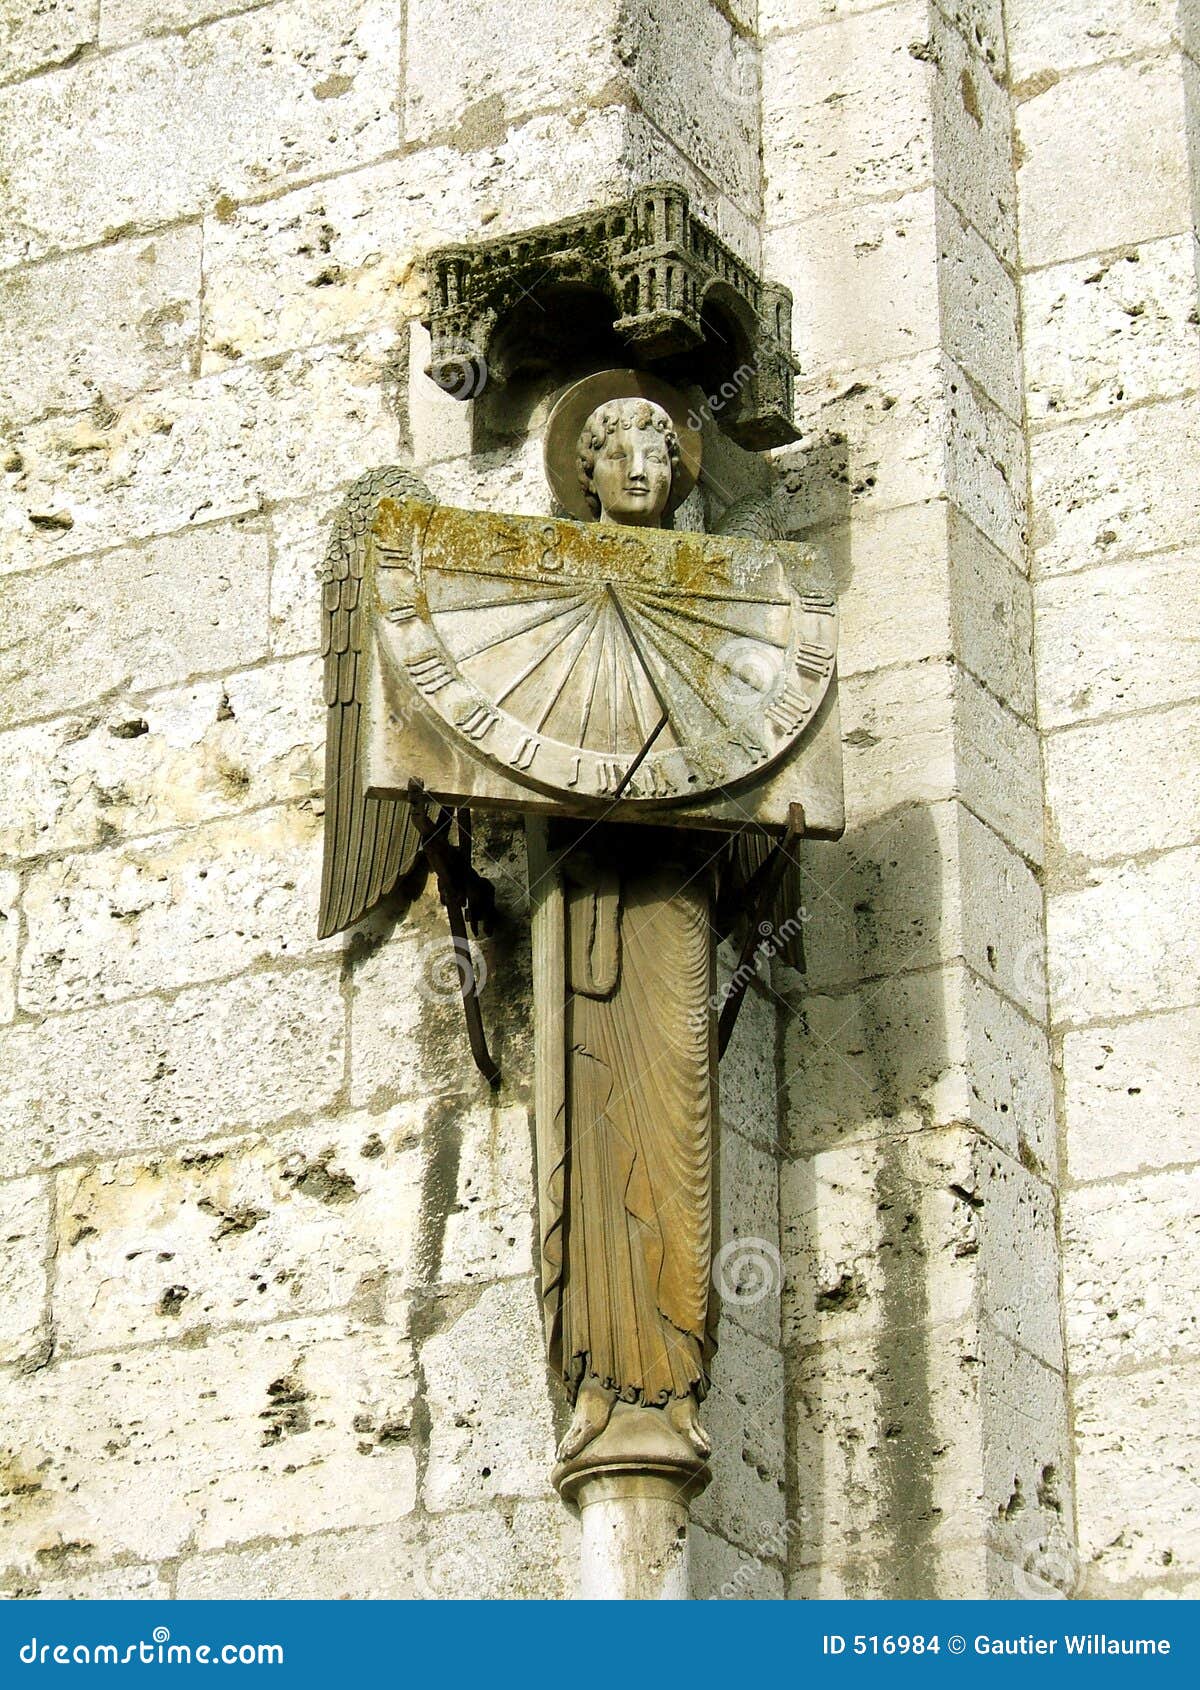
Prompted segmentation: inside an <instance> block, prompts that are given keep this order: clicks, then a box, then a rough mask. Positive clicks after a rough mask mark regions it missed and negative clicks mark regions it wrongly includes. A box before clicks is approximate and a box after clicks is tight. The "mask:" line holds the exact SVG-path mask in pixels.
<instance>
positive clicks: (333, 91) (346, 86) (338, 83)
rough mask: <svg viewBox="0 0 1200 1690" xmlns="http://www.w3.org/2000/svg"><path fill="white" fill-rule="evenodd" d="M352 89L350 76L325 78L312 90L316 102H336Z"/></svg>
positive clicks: (352, 81) (352, 79)
mask: <svg viewBox="0 0 1200 1690" xmlns="http://www.w3.org/2000/svg"><path fill="white" fill-rule="evenodd" d="M353 87H354V78H353V77H352V76H344V75H341V76H327V77H326V78H325V79H324V81H323V82H318V83H317V84H316V85H315V86H314V88H313V97H314V99H318V100H336V99H338V98H339V96H340V95H342V94H348V93H349V92H350V90H351V88H353Z"/></svg>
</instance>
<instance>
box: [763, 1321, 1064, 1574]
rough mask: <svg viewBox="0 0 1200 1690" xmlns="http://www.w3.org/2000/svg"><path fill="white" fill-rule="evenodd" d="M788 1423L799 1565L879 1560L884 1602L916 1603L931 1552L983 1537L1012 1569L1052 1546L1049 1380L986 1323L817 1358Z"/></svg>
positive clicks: (1053, 1449)
mask: <svg viewBox="0 0 1200 1690" xmlns="http://www.w3.org/2000/svg"><path fill="white" fill-rule="evenodd" d="M790 1413H791V1415H792V1419H793V1427H794V1436H795V1444H794V1447H795V1451H796V1463H797V1468H798V1471H799V1473H800V1474H801V1475H808V1482H807V1484H806V1485H803V1484H802V1488H801V1506H800V1511H799V1520H798V1523H799V1525H800V1528H801V1531H800V1534H799V1535H798V1536H797V1537H796V1538H795V1539H794V1540H793V1546H792V1547H793V1556H794V1558H795V1560H796V1561H797V1562H798V1563H799V1564H800V1565H802V1566H803V1565H809V1564H817V1565H823V1566H828V1565H830V1564H833V1565H836V1564H837V1563H838V1562H839V1561H843V1560H845V1559H847V1558H849V1557H855V1558H857V1557H868V1556H869V1557H876V1556H882V1555H888V1556H890V1557H891V1559H892V1562H893V1565H894V1567H895V1569H896V1575H897V1583H898V1585H899V1588H895V1587H893V1589H892V1591H891V1592H890V1594H894V1595H897V1596H921V1595H925V1596H928V1595H932V1594H934V1591H933V1590H932V1589H931V1588H930V1579H931V1575H932V1574H933V1572H934V1570H935V1568H936V1564H937V1563H936V1556H937V1553H938V1550H939V1549H940V1548H941V1547H942V1546H948V1545H950V1544H954V1543H956V1542H958V1543H961V1542H962V1540H963V1539H964V1538H965V1537H968V1536H969V1537H970V1538H971V1539H972V1540H973V1541H974V1542H976V1543H978V1542H979V1539H980V1537H981V1536H982V1535H983V1534H984V1533H987V1536H988V1538H989V1539H990V1541H991V1543H992V1545H993V1547H995V1548H997V1549H1000V1548H1003V1549H1005V1550H1008V1551H1009V1552H1011V1553H1013V1554H1014V1555H1015V1556H1017V1557H1023V1555H1024V1554H1025V1553H1031V1554H1032V1553H1033V1552H1035V1551H1036V1549H1037V1546H1038V1545H1039V1543H1041V1542H1043V1541H1044V1540H1045V1539H1046V1538H1047V1537H1048V1536H1050V1535H1051V1534H1054V1533H1059V1534H1061V1531H1062V1515H1063V1509H1064V1496H1063V1490H1064V1486H1065V1480H1064V1477H1063V1476H1064V1475H1065V1474H1066V1473H1067V1472H1069V1470H1070V1469H1069V1464H1068V1460H1067V1447H1068V1444H1067V1428H1066V1424H1065V1412H1064V1404H1063V1391H1062V1380H1061V1378H1060V1377H1059V1376H1058V1375H1057V1374H1056V1373H1054V1372H1052V1371H1051V1370H1050V1369H1049V1368H1047V1367H1045V1366H1043V1364H1042V1363H1041V1362H1039V1361H1036V1360H1035V1359H1034V1358H1033V1357H1032V1356H1030V1355H1028V1354H1027V1353H1026V1352H1025V1351H1023V1350H1020V1349H1016V1348H1014V1347H1013V1346H1012V1345H1011V1344H1009V1343H1008V1342H1007V1340H1005V1339H1004V1338H1002V1337H1001V1336H999V1334H997V1333H996V1332H994V1331H992V1330H991V1329H990V1327H988V1326H987V1325H986V1324H984V1325H976V1324H975V1323H973V1322H967V1323H965V1324H964V1325H962V1326H958V1327H956V1326H943V1327H939V1328H936V1329H934V1330H932V1331H928V1330H921V1329H908V1330H906V1331H904V1332H902V1333H900V1334H897V1335H896V1337H895V1339H894V1340H893V1339H892V1338H890V1337H889V1335H888V1334H887V1332H886V1331H883V1332H880V1333H879V1334H877V1335H876V1337H875V1338H874V1339H871V1340H868V1341H866V1342H863V1343H861V1344H858V1343H852V1344H844V1345H842V1344H838V1345H829V1346H820V1347H818V1348H817V1349H814V1350H812V1351H810V1352H807V1353H806V1354H804V1355H803V1356H801V1357H800V1358H799V1377H798V1379H797V1388H796V1391H795V1394H794V1396H793V1398H792V1401H791V1404H790ZM1065 1505H1066V1506H1068V1507H1069V1499H1067V1500H1066V1504H1065ZM937 1594H939V1595H940V1594H941V1591H940V1590H938V1591H937Z"/></svg>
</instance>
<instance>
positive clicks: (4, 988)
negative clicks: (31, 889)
mask: <svg viewBox="0 0 1200 1690" xmlns="http://www.w3.org/2000/svg"><path fill="white" fill-rule="evenodd" d="M20 896H21V882H20V879H19V878H18V876H17V875H15V874H9V873H5V872H3V871H0V1023H3V1022H5V1021H11V1020H12V1018H13V1016H14V1015H15V1014H16V1012H17V952H18V950H19V948H20V943H21V912H20V908H19V903H20Z"/></svg>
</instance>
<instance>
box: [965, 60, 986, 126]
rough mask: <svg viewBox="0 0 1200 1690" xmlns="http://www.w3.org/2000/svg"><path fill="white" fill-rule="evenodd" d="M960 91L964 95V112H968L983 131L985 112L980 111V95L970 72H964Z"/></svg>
mask: <svg viewBox="0 0 1200 1690" xmlns="http://www.w3.org/2000/svg"><path fill="white" fill-rule="evenodd" d="M959 89H960V92H961V94H962V103H963V110H964V111H965V112H966V114H967V116H968V117H969V118H971V120H972V121H973V122H974V123H977V124H978V125H979V127H980V128H981V129H982V128H983V112H982V111H981V110H980V107H979V94H978V92H977V91H976V88H975V82H974V79H973V78H972V76H971V73H970V71H969V70H964V71H963V73H962V77H961V79H960V82H959Z"/></svg>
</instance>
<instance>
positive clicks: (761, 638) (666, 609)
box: [641, 595, 788, 651]
mask: <svg viewBox="0 0 1200 1690" xmlns="http://www.w3.org/2000/svg"><path fill="white" fill-rule="evenodd" d="M647 596H649V595H647ZM641 610H642V615H643V616H649V614H650V613H651V611H653V610H656V611H657V612H658V613H659V615H660V616H662V615H665V614H668V613H669V614H670V615H672V616H678V617H681V618H682V620H683V621H685V622H696V623H698V624H699V625H700V626H702V627H706V628H715V629H716V630H717V631H718V633H721V634H731V635H733V636H734V638H736V639H751V640H757V641H758V642H759V643H760V644H761V645H773V646H775V647H776V648H777V650H779V651H786V650H787V647H788V642H787V641H786V640H776V639H772V637H771V635H770V634H764V633H760V631H759V630H758V629H757V628H755V629H754V630H753V631H752V632H751V633H746V632H745V631H744V630H743V629H741V628H735V627H733V626H732V625H731V624H730V623H728V622H718V621H717V619H716V617H715V616H702V615H701V614H700V612H699V611H696V610H688V609H687V608H686V607H684V606H676V605H657V604H647V605H643V606H642V607H641Z"/></svg>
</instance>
